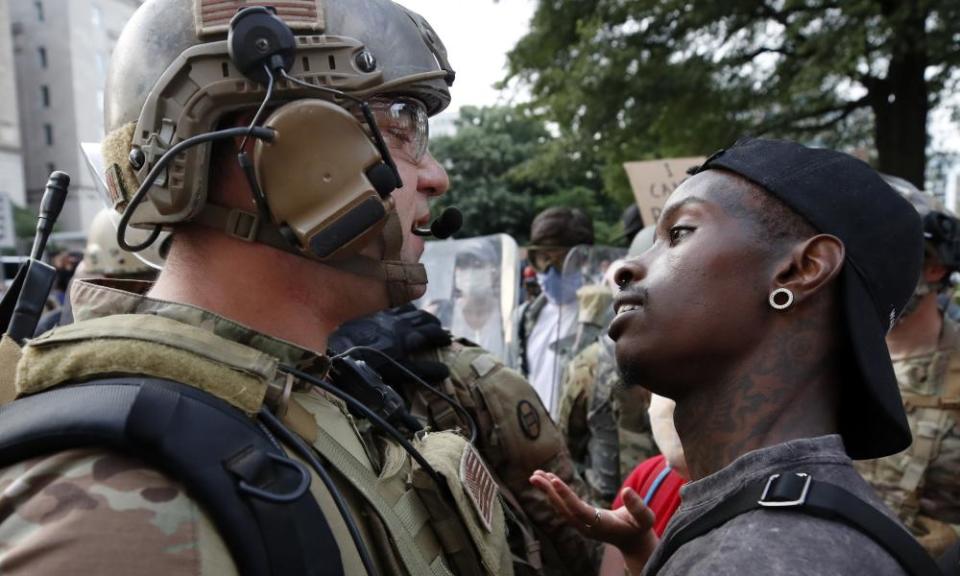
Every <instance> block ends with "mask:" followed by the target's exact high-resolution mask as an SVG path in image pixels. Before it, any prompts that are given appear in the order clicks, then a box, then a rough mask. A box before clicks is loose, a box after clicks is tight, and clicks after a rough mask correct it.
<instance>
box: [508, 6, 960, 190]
mask: <svg viewBox="0 0 960 576" xmlns="http://www.w3.org/2000/svg"><path fill="white" fill-rule="evenodd" d="M958 34H960V2H957V1H956V0H916V1H913V2H899V1H896V0H727V1H724V2H717V1H715V0H591V1H586V0H572V1H567V2H556V1H554V0H540V2H539V4H538V7H537V10H536V13H535V15H534V18H533V20H532V22H531V29H530V31H529V33H528V34H527V35H526V36H525V37H524V38H522V39H521V40H520V41H519V42H518V43H517V45H516V46H515V47H514V49H513V51H512V52H511V53H510V54H509V66H510V73H509V78H516V79H519V80H520V82H521V83H522V84H525V85H526V86H528V87H529V88H530V90H531V92H532V94H533V101H532V103H531V105H530V106H531V108H533V109H536V110H539V111H543V112H544V113H545V114H546V115H547V117H548V118H549V119H550V120H552V121H554V122H556V124H557V125H558V126H560V127H561V130H560V132H561V138H562V139H563V140H564V141H566V142H569V143H574V144H575V146H576V148H575V149H576V150H578V151H582V152H583V153H584V154H587V153H589V154H590V155H592V156H593V157H594V158H595V159H596V160H597V161H598V162H599V165H600V166H601V168H600V170H601V173H602V175H603V182H604V184H605V187H606V189H607V191H608V193H609V194H610V195H611V197H614V198H618V199H621V200H622V199H624V198H627V197H628V194H627V191H628V190H629V188H628V186H627V183H626V180H625V179H624V178H623V175H622V172H623V171H622V168H621V167H620V165H621V164H622V162H624V161H628V160H643V159H650V158H662V157H672V156H687V155H696V154H709V153H710V152H712V151H713V150H715V149H717V148H720V147H723V146H726V145H729V144H730V143H731V142H732V141H734V140H735V139H736V138H737V137H738V136H740V135H743V134H745V133H753V134H764V135H771V136H780V137H790V138H794V139H799V140H801V141H806V142H810V143H819V144H825V145H831V146H837V147H850V148H853V147H857V148H862V147H866V148H876V149H877V162H878V164H879V167H880V169H882V170H886V171H889V172H891V173H894V174H898V175H901V176H904V177H906V178H908V179H911V180H914V181H917V180H920V182H921V184H922V178H923V167H924V162H925V147H926V118H927V112H928V110H929V109H930V108H931V107H932V106H935V105H936V104H937V103H938V102H939V101H940V99H941V98H942V97H943V96H944V95H945V94H947V93H948V92H950V90H951V87H952V85H951V80H955V79H956V77H957V74H956V72H957V69H958V67H960V49H958V43H957V40H956V39H957V36H958ZM509 78H508V79H509ZM954 84H955V82H954Z"/></svg>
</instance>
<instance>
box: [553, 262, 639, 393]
mask: <svg viewBox="0 0 960 576" xmlns="http://www.w3.org/2000/svg"><path fill="white" fill-rule="evenodd" d="M626 256H627V249H626V248H619V247H615V246H601V245H590V246H588V245H581V246H576V247H574V248H573V249H571V250H570V252H569V253H567V257H566V259H565V260H564V263H563V273H562V276H563V281H562V282H561V283H560V285H561V286H562V289H563V290H564V291H570V293H566V292H565V293H564V294H563V295H562V296H563V298H562V300H563V301H571V300H576V303H577V304H576V306H561V307H560V309H559V313H560V314H561V318H560V321H559V325H560V326H569V325H571V320H570V319H569V318H564V317H563V315H564V314H576V315H577V318H576V320H574V321H572V323H573V324H574V326H575V328H574V329H573V332H572V333H570V334H567V335H566V337H565V338H564V339H563V340H562V341H561V342H559V343H558V346H557V354H556V356H555V357H554V358H555V362H556V366H555V368H554V373H555V374H556V378H555V379H554V381H555V382H556V386H557V389H556V390H555V392H554V394H553V398H554V401H555V404H557V406H559V402H560V399H561V398H562V397H563V392H564V391H563V385H564V379H565V378H564V376H565V374H566V369H567V365H568V364H569V363H570V361H571V360H572V359H573V358H574V356H576V355H577V354H579V353H580V352H581V351H582V350H583V349H584V348H586V347H587V346H589V345H591V344H593V343H594V342H596V341H597V339H598V338H600V337H601V336H602V335H603V334H605V333H606V329H607V326H608V325H609V324H610V321H611V320H613V308H612V305H613V294H614V289H615V284H614V283H613V274H614V273H615V272H616V270H617V268H619V267H620V265H621V264H622V263H623V260H624V258H626ZM556 409H557V407H554V408H552V410H556Z"/></svg>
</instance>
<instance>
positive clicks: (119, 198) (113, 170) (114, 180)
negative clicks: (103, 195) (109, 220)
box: [104, 164, 129, 210]
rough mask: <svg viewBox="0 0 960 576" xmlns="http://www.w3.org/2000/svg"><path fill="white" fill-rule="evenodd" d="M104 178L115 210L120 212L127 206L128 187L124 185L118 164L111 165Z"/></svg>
mask: <svg viewBox="0 0 960 576" xmlns="http://www.w3.org/2000/svg"><path fill="white" fill-rule="evenodd" d="M104 178H105V179H106V181H107V192H108V193H109V195H110V202H111V203H112V207H113V208H114V209H115V210H120V209H122V208H123V207H125V206H126V205H127V199H128V198H129V196H127V187H126V186H124V185H123V173H122V172H121V168H120V166H119V165H118V164H111V165H110V167H109V168H107V171H106V173H105V174H104Z"/></svg>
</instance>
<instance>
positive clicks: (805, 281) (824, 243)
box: [770, 234, 846, 302]
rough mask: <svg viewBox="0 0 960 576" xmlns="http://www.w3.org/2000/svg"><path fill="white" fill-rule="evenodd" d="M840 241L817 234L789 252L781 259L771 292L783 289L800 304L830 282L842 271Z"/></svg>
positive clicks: (842, 255)
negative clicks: (788, 291) (790, 293)
mask: <svg viewBox="0 0 960 576" xmlns="http://www.w3.org/2000/svg"><path fill="white" fill-rule="evenodd" d="M845 253H846V250H845V249H844V246H843V242H841V241H840V239H839V238H837V237H836V236H832V235H830V234H818V235H816V236H813V237H812V238H810V239H808V240H806V241H805V242H802V243H799V244H797V245H796V246H794V247H793V249H792V250H790V254H789V255H788V257H787V258H785V259H783V260H781V262H780V264H779V270H777V272H776V275H775V276H774V282H773V285H772V286H771V287H770V290H771V291H773V290H776V289H777V288H786V289H788V290H790V291H791V292H793V296H794V298H795V300H796V301H797V302H802V301H804V300H805V299H807V298H809V297H810V296H812V295H814V294H816V293H818V292H820V291H821V290H823V289H824V287H825V286H827V285H829V284H830V283H831V282H833V280H834V278H836V277H837V275H838V274H839V273H840V270H841V269H842V268H843V259H844V255H845Z"/></svg>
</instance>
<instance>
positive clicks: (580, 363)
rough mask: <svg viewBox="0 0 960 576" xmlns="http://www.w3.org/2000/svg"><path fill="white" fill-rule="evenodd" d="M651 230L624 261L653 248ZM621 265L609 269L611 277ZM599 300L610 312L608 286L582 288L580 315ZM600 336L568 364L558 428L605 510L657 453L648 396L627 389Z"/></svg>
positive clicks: (636, 389)
mask: <svg viewBox="0 0 960 576" xmlns="http://www.w3.org/2000/svg"><path fill="white" fill-rule="evenodd" d="M653 232H654V229H653V227H652V226H649V227H647V228H645V229H644V230H643V231H641V232H640V233H639V234H637V235H636V236H634V238H633V240H632V241H631V244H630V250H629V252H628V253H627V255H628V257H631V258H633V257H636V256H638V255H640V254H641V253H643V252H644V251H645V250H646V249H647V248H649V247H650V246H651V245H652V244H653ZM619 265H620V263H619V262H615V263H613V264H611V266H610V270H609V271H608V272H607V276H609V277H611V278H612V277H613V274H614V273H615V272H616V268H617V267H618V266H619ZM598 293H599V294H601V295H602V302H603V306H604V308H608V309H611V310H612V307H613V292H612V291H611V290H609V289H608V288H607V287H606V285H601V286H590V287H586V286H585V287H583V288H581V289H580V290H579V291H578V293H577V296H578V298H580V306H581V310H583V309H587V308H588V307H589V306H588V305H587V302H586V301H587V300H589V299H590V298H597V295H598ZM610 319H612V318H605V319H604V321H603V323H602V325H601V326H600V328H601V329H603V332H601V333H600V334H598V335H596V336H595V337H594V338H593V342H592V343H591V344H589V345H588V346H586V347H585V348H584V349H583V350H582V351H581V352H580V353H579V354H577V355H576V356H574V358H573V359H572V360H571V361H570V363H569V364H568V365H567V368H566V372H565V375H564V385H563V396H562V397H561V399H560V412H559V415H558V417H557V424H558V425H559V427H560V430H561V431H562V432H563V436H564V439H565V440H566V442H567V446H568V447H569V448H570V452H571V455H572V456H573V458H574V461H575V462H576V463H577V467H578V470H579V471H580V473H581V475H582V477H583V478H584V480H585V481H586V484H587V486H588V487H589V489H590V498H591V500H593V501H594V502H595V503H596V504H597V505H598V506H601V507H609V506H610V504H611V503H612V502H613V499H614V497H615V496H616V493H617V489H618V488H619V487H620V484H621V483H622V481H623V479H624V478H626V476H627V474H629V473H630V471H631V470H633V467H634V466H636V465H637V464H638V463H640V462H642V461H644V460H646V459H647V458H650V457H651V456H654V455H656V454H657V453H658V452H659V451H658V450H657V448H656V445H655V444H654V442H653V437H652V434H651V430H650V419H649V417H648V416H647V407H648V406H649V404H650V393H649V392H647V391H646V390H644V389H643V388H640V387H633V388H629V389H628V388H626V387H624V386H623V383H622V381H621V378H620V374H619V372H618V371H617V364H616V359H615V357H614V346H613V341H612V340H610V338H609V337H608V336H607V335H606V331H605V329H606V327H607V324H608V323H609V320H610Z"/></svg>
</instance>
